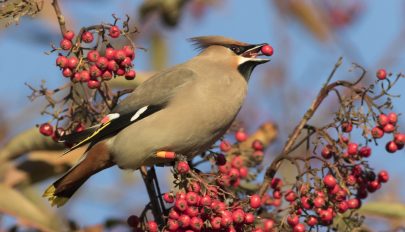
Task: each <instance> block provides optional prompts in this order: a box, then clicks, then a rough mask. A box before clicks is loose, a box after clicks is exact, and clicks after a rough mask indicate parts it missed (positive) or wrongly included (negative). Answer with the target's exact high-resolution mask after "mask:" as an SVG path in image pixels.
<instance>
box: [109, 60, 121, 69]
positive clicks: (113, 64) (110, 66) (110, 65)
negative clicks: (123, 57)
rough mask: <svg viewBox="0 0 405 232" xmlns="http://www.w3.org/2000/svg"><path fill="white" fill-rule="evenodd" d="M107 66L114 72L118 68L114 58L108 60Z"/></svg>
mask: <svg viewBox="0 0 405 232" xmlns="http://www.w3.org/2000/svg"><path fill="white" fill-rule="evenodd" d="M107 68H108V70H110V71H111V72H115V71H117V70H118V69H119V65H118V64H117V62H115V60H110V61H108V64H107Z"/></svg>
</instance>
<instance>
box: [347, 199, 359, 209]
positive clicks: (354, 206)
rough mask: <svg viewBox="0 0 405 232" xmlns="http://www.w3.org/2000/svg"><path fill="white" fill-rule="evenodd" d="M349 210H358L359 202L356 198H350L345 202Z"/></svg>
mask: <svg viewBox="0 0 405 232" xmlns="http://www.w3.org/2000/svg"><path fill="white" fill-rule="evenodd" d="M347 205H348V207H349V209H358V208H360V200H359V199H357V198H352V199H350V200H348V201H347Z"/></svg>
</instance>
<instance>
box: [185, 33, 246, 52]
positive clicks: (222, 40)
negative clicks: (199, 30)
mask: <svg viewBox="0 0 405 232" xmlns="http://www.w3.org/2000/svg"><path fill="white" fill-rule="evenodd" d="M188 40H189V41H190V42H191V43H193V45H194V46H195V47H196V49H198V50H204V49H206V48H207V47H209V46H211V45H220V46H224V45H237V46H247V45H249V44H247V43H243V42H240V41H237V40H234V39H230V38H226V37H223V36H199V37H193V38H190V39H188Z"/></svg>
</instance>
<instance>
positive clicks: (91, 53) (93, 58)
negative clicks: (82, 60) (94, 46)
mask: <svg viewBox="0 0 405 232" xmlns="http://www.w3.org/2000/svg"><path fill="white" fill-rule="evenodd" d="M98 58H100V54H99V53H98V51H97V50H91V51H89V52H88V53H87V59H88V60H89V61H91V62H96V61H97V60H98Z"/></svg>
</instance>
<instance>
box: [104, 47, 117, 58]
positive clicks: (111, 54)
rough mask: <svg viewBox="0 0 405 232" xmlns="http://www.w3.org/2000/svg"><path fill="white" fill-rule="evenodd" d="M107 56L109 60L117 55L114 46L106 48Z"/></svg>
mask: <svg viewBox="0 0 405 232" xmlns="http://www.w3.org/2000/svg"><path fill="white" fill-rule="evenodd" d="M105 57H106V58H107V59H109V60H112V59H114V57H115V49H114V48H107V49H106V50H105Z"/></svg>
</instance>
